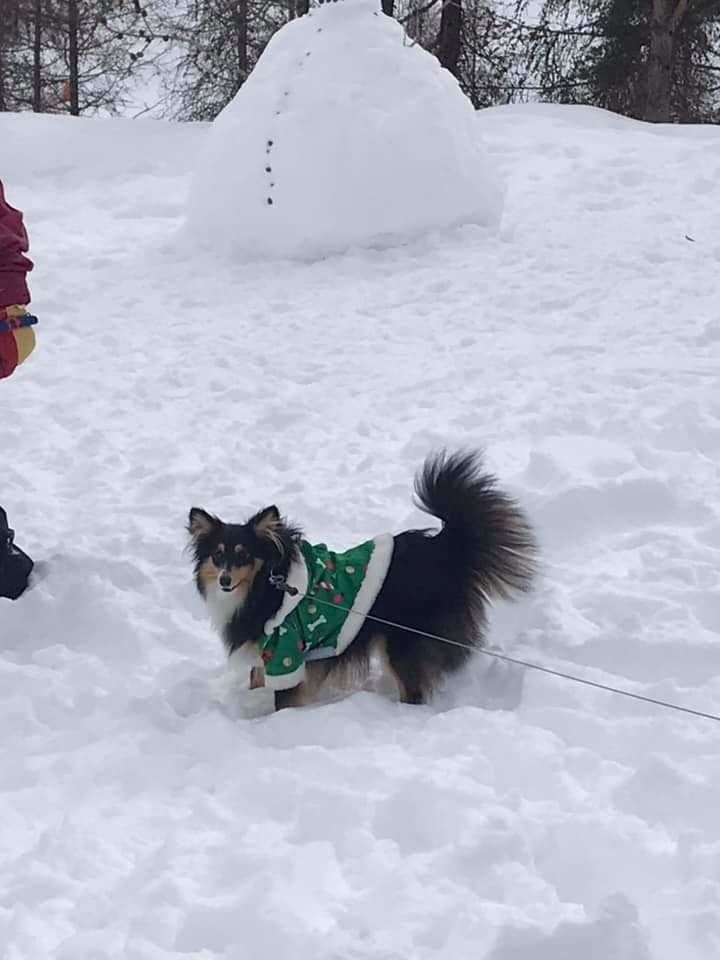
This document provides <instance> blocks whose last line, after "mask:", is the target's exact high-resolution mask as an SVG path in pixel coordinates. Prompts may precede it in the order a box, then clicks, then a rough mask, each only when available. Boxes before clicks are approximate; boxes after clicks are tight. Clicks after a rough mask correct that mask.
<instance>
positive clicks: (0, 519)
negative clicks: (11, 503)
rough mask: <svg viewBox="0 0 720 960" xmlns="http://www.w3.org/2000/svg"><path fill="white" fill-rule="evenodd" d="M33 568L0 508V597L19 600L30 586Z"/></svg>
mask: <svg viewBox="0 0 720 960" xmlns="http://www.w3.org/2000/svg"><path fill="white" fill-rule="evenodd" d="M32 568H33V562H32V560H31V559H30V557H29V556H28V555H27V554H26V553H23V551H22V550H21V549H20V547H16V546H15V531H14V530H11V529H10V527H9V526H8V520H7V514H6V513H5V511H4V510H3V508H2V507H0V597H7V598H8V600H17V598H18V597H19V596H20V595H21V594H22V593H23V592H24V591H25V588H26V587H27V585H28V580H29V579H30V571H31V570H32Z"/></svg>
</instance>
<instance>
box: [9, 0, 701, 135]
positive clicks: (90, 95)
mask: <svg viewBox="0 0 720 960" xmlns="http://www.w3.org/2000/svg"><path fill="white" fill-rule="evenodd" d="M381 5H382V9H383V11H384V13H385V14H387V15H388V16H392V17H395V18H396V19H398V20H399V21H400V22H401V23H402V24H403V26H404V27H405V29H406V31H407V33H408V35H409V36H410V37H411V38H412V40H413V41H414V42H417V43H419V44H421V45H422V46H423V47H425V48H426V49H427V50H429V51H430V52H432V53H434V54H435V55H436V56H437V57H438V59H439V61H440V63H441V64H442V65H443V66H444V67H446V68H447V69H448V70H450V71H451V72H452V73H453V74H454V75H455V76H456V77H457V79H458V81H459V83H460V85H461V86H462V88H463V90H464V91H465V92H466V93H467V95H468V97H469V98H470V99H471V101H472V102H473V104H474V105H475V106H477V107H481V106H490V105H493V104H502V103H513V102H517V101H527V100H543V101H550V102H557V103H582V104H590V105H593V106H598V107H604V108H607V109H609V110H613V111H615V112H617V113H621V114H624V115H626V116H629V117H634V118H637V119H643V120H649V121H654V122H705V123H714V122H718V119H719V118H720V0H381ZM307 10H308V0H0V111H7V110H14V111H17V110H34V111H36V112H45V113H61V112H68V113H70V114H73V115H79V114H81V113H86V114H92V113H98V112H105V113H111V114H112V113H115V114H119V113H127V111H128V107H129V104H130V103H131V102H132V101H133V99H136V98H137V91H138V89H139V88H141V89H146V90H149V91H152V97H151V100H152V101H153V102H151V103H148V109H152V110H153V112H154V113H155V115H163V116H167V117H173V118H177V119H184V120H209V119H212V118H213V117H214V116H216V115H217V113H218V112H219V111H220V110H221V109H222V108H223V106H224V105H225V104H226V103H227V102H228V101H229V100H230V99H231V98H232V97H233V96H234V95H235V93H236V92H237V91H238V90H239V88H240V87H241V86H242V84H243V83H244V82H245V80H246V78H247V76H248V74H249V73H250V71H251V70H252V68H253V66H254V65H255V63H256V62H257V59H258V57H259V56H260V54H261V53H262V51H263V49H264V48H265V46H266V44H267V43H268V41H269V39H270V38H271V37H272V35H273V33H274V32H275V31H276V30H278V29H279V28H280V27H281V26H282V25H283V24H284V23H286V22H287V21H288V20H291V19H293V18H295V17H299V16H303V15H304V14H305V13H306V12H307Z"/></svg>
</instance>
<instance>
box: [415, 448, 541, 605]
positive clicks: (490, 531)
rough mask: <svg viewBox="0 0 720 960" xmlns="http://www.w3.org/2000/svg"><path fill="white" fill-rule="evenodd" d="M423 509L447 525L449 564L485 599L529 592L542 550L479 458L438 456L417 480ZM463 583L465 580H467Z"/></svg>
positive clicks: (444, 535) (472, 455)
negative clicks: (460, 570) (469, 573)
mask: <svg viewBox="0 0 720 960" xmlns="http://www.w3.org/2000/svg"><path fill="white" fill-rule="evenodd" d="M415 495H416V498H417V502H418V506H419V507H420V509H421V510H424V511H425V512H426V513H429V514H431V515H432V516H434V517H437V518H438V519H439V520H442V522H443V529H442V532H441V533H440V534H439V536H440V537H441V538H443V539H445V540H446V541H447V547H448V559H449V560H450V562H451V563H453V565H454V564H455V563H456V562H457V563H458V565H462V568H463V570H464V573H465V576H467V570H468V568H469V569H470V570H472V573H473V577H472V580H473V584H472V586H473V587H474V589H475V590H477V591H478V592H479V593H480V594H481V595H482V596H483V597H484V598H485V599H488V598H490V597H493V596H495V597H504V598H507V597H509V596H511V595H512V594H513V593H514V592H516V591H526V590H528V589H529V588H530V586H531V585H532V581H533V578H534V576H535V573H536V558H537V544H536V541H535V537H534V535H533V532H532V528H531V527H530V524H529V522H528V520H527V518H526V517H525V514H524V513H523V511H522V509H521V508H520V506H519V505H518V504H517V503H516V502H515V501H514V500H513V499H512V498H511V497H509V496H507V495H506V494H505V493H502V491H500V490H498V489H497V481H496V479H495V477H494V476H493V475H492V474H489V473H486V472H485V471H484V470H483V467H482V460H481V458H480V455H479V454H476V453H470V452H468V453H464V452H463V453H453V454H448V453H446V452H444V451H443V452H441V453H438V454H436V455H434V456H432V457H429V458H428V459H427V460H426V461H425V464H424V465H423V467H422V468H421V470H420V471H419V473H418V475H417V477H416V478H415ZM463 579H464V578H463Z"/></svg>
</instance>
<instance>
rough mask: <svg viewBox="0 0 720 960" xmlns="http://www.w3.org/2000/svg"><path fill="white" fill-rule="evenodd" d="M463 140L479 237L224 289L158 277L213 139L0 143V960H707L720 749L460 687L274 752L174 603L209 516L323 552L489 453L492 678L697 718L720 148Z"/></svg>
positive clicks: (400, 515)
mask: <svg viewBox="0 0 720 960" xmlns="http://www.w3.org/2000/svg"><path fill="white" fill-rule="evenodd" d="M476 122H477V126H478V128H479V130H480V132H481V134H482V138H483V140H484V142H485V143H486V145H487V149H488V151H489V152H490V154H491V155H492V158H493V161H494V163H495V164H496V165H497V166H498V168H499V169H500V171H501V174H502V176H503V178H504V179H505V180H506V181H507V183H508V193H507V198H506V203H505V209H504V216H503V221H502V225H501V230H500V236H499V237H495V236H492V235H491V234H489V233H488V232H487V231H486V230H485V229H483V228H479V227H475V226H464V227H461V228H457V229H451V230H447V231H444V232H436V233H431V234H429V235H428V236H425V237H423V238H417V239H415V240H413V241H412V242H410V243H408V244H406V245H405V246H402V247H397V248H395V249H387V250H383V251H378V250H356V251H354V252H352V253H349V254H347V255H345V256H342V257H333V258H329V259H326V260H324V261H322V262H318V263H314V264H309V265H308V264H303V263H299V262H294V263H293V262H284V263H278V262H271V261H268V262H262V261H258V262H255V263H252V264H247V265H245V264H241V263H238V264H236V265H234V266H233V267H231V268H228V267H227V266H225V265H224V263H223V262H222V261H220V260H214V259H213V258H212V257H209V258H207V259H203V258H201V257H200V256H199V255H197V254H195V255H192V256H190V255H188V253H187V251H186V250H185V248H184V247H182V246H181V245H180V244H179V243H178V240H177V231H178V228H179V226H180V225H181V222H182V217H183V214H184V211H185V207H186V201H187V197H188V192H189V189H190V181H191V172H192V170H193V169H194V165H195V162H196V157H197V155H198V153H199V151H200V150H201V149H202V147H203V145H204V143H205V141H206V140H207V138H208V127H206V126H174V125H171V124H163V123H161V122H156V121H142V120H141V121H134V122H131V121H110V120H107V121H80V122H75V121H72V120H70V119H67V120H61V119H58V118H47V117H34V116H20V117H13V116H0V144H2V147H1V148H0V151H1V156H0V161H1V162H0V168H1V170H2V176H3V179H4V180H5V181H6V185H7V188H8V195H9V197H10V198H11V200H12V202H14V203H16V204H17V205H19V206H21V207H23V208H24V209H25V210H26V214H27V221H28V225H29V228H30V232H31V239H32V245H33V253H34V256H35V258H36V261H37V269H36V271H35V274H34V275H33V277H32V281H33V282H32V289H33V293H34V296H35V299H34V308H35V310H36V312H37V313H38V314H39V316H40V318H41V325H40V326H39V328H38V336H39V347H38V351H37V353H36V355H35V356H34V357H33V358H32V359H31V360H29V361H28V363H27V364H25V365H24V366H23V367H22V368H21V369H20V370H19V371H18V373H17V374H16V375H15V376H14V377H13V378H12V379H10V380H9V381H7V382H5V383H3V384H2V386H1V387H0V398H1V404H2V417H0V424H1V426H0V444H1V448H2V456H3V463H2V469H3V479H2V492H1V497H2V502H3V505H4V506H6V507H7V508H8V511H9V514H10V518H11V521H12V522H13V523H14V525H15V527H16V529H17V531H18V542H19V543H20V545H21V546H24V547H26V548H27V549H28V550H29V551H30V552H31V554H32V555H33V556H35V557H36V558H37V559H38V560H39V561H41V562H42V563H43V564H44V565H45V570H44V571H42V572H43V576H42V578H41V579H39V580H38V582H37V584H36V585H35V587H34V588H33V589H32V590H31V591H30V592H29V593H27V594H26V595H25V596H24V597H23V598H22V599H21V600H20V601H19V602H17V603H15V604H11V603H4V604H3V605H2V606H0V632H1V634H2V643H1V644H0V729H2V738H1V739H0V863H2V865H3V869H2V870H0V943H2V944H3V951H4V952H3V951H0V952H2V955H3V960H37V958H38V957H52V958H53V960H109V958H112V960H116V958H118V960H119V958H122V960H169V958H171V957H172V958H177V957H188V958H192V960H238V958H245V957H247V958H255V957H261V956H271V957H278V958H280V957H286V956H291V955H292V956H295V957H298V960H305V958H310V957H312V958H313V960H339V958H343V960H346V958H348V960H401V958H402V960H407V958H408V957H412V958H413V960H577V958H579V957H583V958H587V960H606V958H612V960H680V958H682V960H708V958H711V957H714V956H717V955H718V953H719V951H720V826H719V822H718V817H717V797H718V791H719V790H720V768H719V767H718V762H717V757H718V750H719V748H720V729H719V728H718V726H717V725H715V724H713V723H711V722H709V721H702V720H700V719H697V718H691V717H685V716H682V715H678V714H674V713H670V712H668V711H663V710H661V709H659V708H655V707H651V706H650V705H642V704H640V703H635V702H631V701H629V700H625V699H621V698H619V697H616V696H613V695H610V694H607V693H603V692H601V691H598V690H592V689H589V688H587V687H581V686H577V685H571V684H569V683H568V682H567V681H562V680H560V679H553V678H551V677H548V676H543V675H541V674H536V673H528V672H525V673H522V672H520V671H519V670H518V669H516V668H508V667H506V666H504V665H502V664H492V663H490V662H488V661H485V660H481V659H479V660H477V661H476V663H475V664H474V666H473V668H472V669H471V670H469V671H468V673H467V674H466V675H464V676H463V677H462V678H459V679H458V682H457V683H456V684H454V685H452V686H451V687H450V688H448V690H447V691H446V692H445V693H443V694H442V695H441V696H440V697H439V698H438V700H437V702H435V703H434V704H433V705H432V706H428V707H422V708H416V707H408V706H401V705H398V704H396V703H393V702H392V701H390V700H388V699H386V698H383V697H381V696H378V695H377V694H376V693H373V692H372V691H362V692H359V693H356V694H355V695H353V696H351V697H349V698H348V699H346V700H343V701H341V702H337V703H333V704H330V705H320V706H317V707H313V708H307V709H303V710H301V711H296V712H283V713H280V714H269V713H268V712H267V708H268V704H267V700H266V699H265V695H264V694H263V692H261V691H258V692H255V693H253V694H250V693H247V692H244V691H243V690H241V689H240V679H238V676H237V675H235V674H234V673H233V671H229V672H228V671H227V670H226V665H225V663H224V657H223V652H222V649H221V645H220V643H219V641H218V639H217V637H216V636H215V635H214V634H213V632H212V629H211V626H210V624H209V622H208V619H207V616H206V614H205V612H204V611H203V609H202V607H201V604H200V601H199V599H198V598H197V597H196V595H195V593H194V589H193V586H192V583H191V578H190V563H189V558H188V556H187V555H186V554H184V553H183V547H184V542H185V540H184V532H183V525H184V522H185V518H186V513H187V510H188V508H189V507H190V506H191V505H193V504H197V505H204V506H205V507H207V508H208V509H212V510H216V511H218V512H219V513H220V514H221V515H225V516H227V517H229V518H233V519H235V518H242V517H243V516H244V515H246V514H247V512H248V511H249V510H251V509H254V508H258V507H260V506H263V505H265V504H267V503H270V502H277V503H278V504H279V505H280V506H281V507H282V508H283V509H284V510H285V511H286V512H287V513H288V514H289V515H290V516H291V517H294V518H297V519H298V520H300V521H302V522H303V523H304V524H305V526H306V529H307V531H308V533H309V535H310V536H311V537H313V538H316V539H323V540H326V541H327V542H329V543H331V544H333V545H336V546H337V547H338V548H342V547H344V546H348V545H350V544H352V543H356V542H358V541H359V539H360V538H361V537H364V536H370V535H374V534H376V533H378V532H381V531H383V530H388V529H393V530H397V529H400V528H402V527H403V526H405V525H406V524H409V523H412V522H414V521H417V520H419V516H418V514H417V513H416V512H415V511H414V509H413V508H412V506H411V500H410V483H411V478H412V473H413V471H414V469H415V468H416V466H417V465H418V463H419V462H420V461H421V460H422V458H423V457H424V456H425V454H426V453H427V452H428V450H429V449H430V448H432V447H433V446H434V445H437V444H439V443H441V442H442V443H444V442H447V443H450V444H453V443H462V444H465V445H484V446H485V447H486V449H487V460H488V464H489V465H490V466H491V467H492V468H493V469H494V470H496V471H497V472H498V474H499V475H500V477H501V478H502V482H503V485H504V486H506V487H507V488H509V489H510V490H512V491H513V492H514V493H516V494H517V495H518V496H519V497H520V499H521V500H522V502H523V503H524V504H525V506H526V508H527V509H528V510H529V512H530V514H531V516H532V517H533V519H534V521H535V523H536V525H537V527H538V530H539V533H540V536H541V539H542V544H543V553H544V577H543V580H542V582H541V583H540V585H539V587H538V590H537V593H536V594H535V596H534V597H533V598H532V599H531V600H529V601H528V602H527V603H525V604H523V605H520V606H517V607H503V608H498V611H497V616H496V618H495V621H494V624H493V631H492V636H491V639H492V642H493V643H496V644H501V645H502V647H503V648H504V649H505V650H506V651H507V652H509V653H511V654H513V655H515V656H521V657H525V658H527V659H531V660H537V661H539V662H541V663H543V664H546V665H547V666H550V667H554V668H558V669H561V670H566V671H570V672H576V673H578V674H580V675H582V676H585V677H588V678H590V679H594V680H599V681H603V682H609V683H612V684H616V685H621V686H625V687H628V688H630V689H632V690H635V691H637V692H638V693H642V694H646V695H649V696H656V697H662V698H666V699H670V700H674V701H677V702H680V703H684V704H687V705H689V706H692V707H696V708H698V709H704V710H709V711H714V712H715V713H717V712H718V711H720V647H719V646H718V633H719V632H720V562H719V561H720V496H719V494H718V490H719V489H720V487H719V485H718V479H719V477H718V461H719V458H720V398H719V396H718V390H717V376H718V373H719V372H720V361H719V360H718V355H719V354H718V350H719V347H720V321H719V320H718V314H717V303H718V284H717V279H716V278H717V272H718V261H719V260H720V243H718V240H717V190H718V186H717V182H718V180H717V177H713V173H712V165H710V166H709V165H708V157H709V156H712V155H713V152H712V151H713V149H714V150H715V153H717V151H718V147H720V134H719V133H718V132H717V130H715V129H712V130H710V129H707V130H704V131H702V132H700V131H698V130H696V129H694V128H677V129H674V130H672V131H671V132H669V131H666V130H665V129H662V128H650V127H647V126H644V125H642V124H638V123H632V122H630V121H619V120H618V119H617V118H613V117H611V116H609V115H607V114H604V113H601V112H599V111H593V110H589V109H585V108H571V107H562V108H560V107H542V106H534V107H518V108H514V107H508V108H502V109H496V110H490V111H484V112H482V113H480V114H479V115H478V117H477V121H476ZM9 145H11V147H9ZM686 235H687V237H691V238H692V241H691V240H688V239H686ZM241 679H242V681H243V682H245V681H246V679H247V676H246V674H245V675H242V674H241Z"/></svg>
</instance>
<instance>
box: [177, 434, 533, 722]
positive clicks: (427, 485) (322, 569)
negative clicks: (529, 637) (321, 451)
mask: <svg viewBox="0 0 720 960" xmlns="http://www.w3.org/2000/svg"><path fill="white" fill-rule="evenodd" d="M415 497H416V503H417V505H418V506H419V507H420V509H422V510H423V511H424V512H425V513H427V514H430V515H431V516H433V517H435V518H437V519H438V520H440V521H441V524H442V526H441V529H440V530H427V529H421V530H407V531H405V532H402V533H399V534H396V535H394V536H393V535H390V534H386V535H384V536H381V537H376V538H374V539H373V540H370V541H367V542H366V543H365V544H361V545H360V546H358V547H355V548H353V549H352V550H349V551H345V552H343V553H336V552H333V551H331V550H328V548H327V547H326V546H325V545H324V544H319V545H315V546H311V545H310V544H308V543H307V542H306V541H305V540H304V538H303V535H302V531H301V529H300V528H299V527H297V526H295V525H294V524H292V523H290V522H288V521H287V520H285V519H284V518H283V517H282V516H281V515H280V512H279V511H278V508H277V507H275V506H270V507H266V508H265V509H263V510H261V511H260V512H258V513H256V514H255V515H254V516H252V517H251V518H250V519H249V520H248V521H247V522H246V523H242V524H236V523H225V522H223V521H222V520H220V519H219V518H218V517H216V516H213V515H212V514H210V513H207V512H206V511H205V510H203V509H200V508H198V507H193V508H192V509H191V510H190V514H189V518H188V526H187V529H188V533H189V535H190V546H191V549H192V552H193V555H194V575H195V584H196V586H197V589H198V591H199V593H200V595H201V596H202V597H203V598H204V600H205V603H206V605H207V608H208V611H209V614H210V619H211V621H212V624H213V625H214V627H215V629H216V630H217V631H218V632H219V634H220V636H221V638H222V640H223V643H224V645H225V648H226V650H227V652H228V654H229V655H232V654H233V653H235V652H236V651H238V650H240V649H242V650H244V651H245V652H248V651H250V652H251V653H252V655H253V657H254V658H257V660H256V663H257V666H256V667H255V668H254V669H253V671H252V673H251V686H262V685H266V686H269V687H271V688H272V689H273V690H274V697H275V709H276V710H280V709H283V708H284V707H293V706H301V705H303V704H305V703H309V702H311V701H312V699H313V697H314V695H315V694H316V693H317V691H318V689H319V687H320V685H321V684H322V683H323V682H324V681H325V680H326V679H328V678H329V677H331V676H332V677H334V678H335V679H341V680H342V681H343V683H344V684H345V685H347V684H348V682H351V683H352V684H353V685H361V684H362V683H363V682H364V680H366V679H367V676H368V674H369V670H370V663H371V656H372V655H373V653H379V654H380V655H381V656H382V659H383V661H384V663H385V665H386V667H387V668H388V670H389V671H390V673H391V674H392V675H394V678H395V681H396V683H397V688H398V692H399V697H400V700H401V701H403V702H405V703H409V704H421V703H426V702H428V700H429V699H430V698H431V696H432V694H433V691H434V690H436V689H437V687H438V686H439V685H440V684H441V682H443V681H444V680H445V679H446V678H447V677H449V676H450V675H452V674H454V673H456V672H457V671H458V670H459V669H460V668H461V667H462V666H463V665H464V664H465V663H466V662H467V660H468V658H469V657H470V656H471V655H472V653H473V649H474V648H477V647H479V646H481V645H482V644H483V641H484V632H485V628H486V622H487V610H488V607H489V604H490V603H491V602H492V600H493V599H495V598H505V599H509V598H511V597H512V596H513V595H515V594H518V593H523V592H526V591H528V590H529V589H530V588H531V586H532V584H533V580H534V577H535V573H536V568H537V545H536V540H535V536H534V534H533V531H532V528H531V525H530V523H529V521H528V519H527V517H526V516H525V514H524V512H523V511H522V510H521V508H520V507H519V505H518V504H517V503H516V502H515V501H514V500H513V499H512V498H510V497H509V496H508V495H506V494H505V493H503V492H502V491H501V490H499V489H498V486H497V481H496V478H495V477H494V476H493V475H492V474H490V473H488V472H486V471H485V470H484V469H483V465H482V459H481V456H480V455H479V454H477V453H472V452H457V453H452V454H448V453H447V452H445V451H441V452H440V453H437V454H434V455H431V456H429V457H428V458H427V459H426V461H425V463H424V464H423V466H422V467H421V469H420V470H419V471H418V473H417V475H416V477H415ZM416 631H417V632H416ZM428 635H430V636H428ZM436 637H438V638H439V637H443V638H447V640H449V641H451V642H450V643H447V642H443V641H442V640H440V639H435V638H436Z"/></svg>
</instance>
